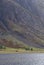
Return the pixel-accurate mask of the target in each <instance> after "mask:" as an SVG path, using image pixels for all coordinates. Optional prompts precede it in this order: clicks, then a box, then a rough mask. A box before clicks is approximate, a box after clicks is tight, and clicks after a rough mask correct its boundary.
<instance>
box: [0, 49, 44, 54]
mask: <svg viewBox="0 0 44 65" xmlns="http://www.w3.org/2000/svg"><path fill="white" fill-rule="evenodd" d="M11 53H44V49H34V50H25V49H14V48H6V49H0V54H11Z"/></svg>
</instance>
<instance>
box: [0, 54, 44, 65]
mask: <svg viewBox="0 0 44 65" xmlns="http://www.w3.org/2000/svg"><path fill="white" fill-rule="evenodd" d="M0 65H44V54H0Z"/></svg>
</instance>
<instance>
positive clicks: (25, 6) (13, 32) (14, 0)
mask: <svg viewBox="0 0 44 65" xmlns="http://www.w3.org/2000/svg"><path fill="white" fill-rule="evenodd" d="M9 37H11V38H12V39H13V37H14V38H16V39H17V40H19V41H22V42H23V43H26V44H28V45H29V46H34V47H40V48H44V1H43V0H0V39H1V38H7V39H8V38H9ZM13 41H14V39H13Z"/></svg>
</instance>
